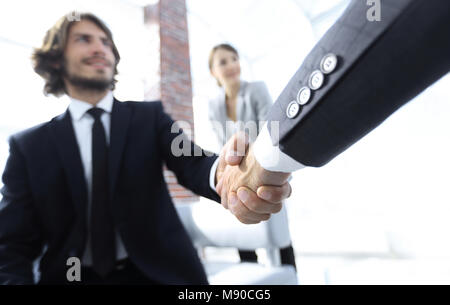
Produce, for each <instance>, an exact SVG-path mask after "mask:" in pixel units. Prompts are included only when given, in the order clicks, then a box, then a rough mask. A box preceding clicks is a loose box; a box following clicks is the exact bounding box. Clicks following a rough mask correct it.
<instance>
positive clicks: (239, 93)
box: [209, 44, 295, 267]
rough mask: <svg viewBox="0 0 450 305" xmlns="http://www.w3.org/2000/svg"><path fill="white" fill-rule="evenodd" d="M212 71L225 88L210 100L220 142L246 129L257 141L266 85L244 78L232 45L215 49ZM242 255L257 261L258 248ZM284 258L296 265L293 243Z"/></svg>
mask: <svg viewBox="0 0 450 305" xmlns="http://www.w3.org/2000/svg"><path fill="white" fill-rule="evenodd" d="M209 70H210V72H211V75H212V76H213V77H214V78H215V79H216V81H217V84H218V85H219V87H220V88H221V90H220V94H219V95H218V96H217V97H215V98H213V99H211V100H210V101H209V120H210V121H211V123H212V125H213V129H214V131H215V133H216V135H217V138H218V140H219V143H220V145H221V146H223V145H224V144H225V143H226V142H227V141H228V139H229V138H230V137H231V136H232V135H233V134H235V133H236V132H237V131H239V130H244V129H245V130H246V131H247V132H248V134H249V140H250V142H254V141H255V140H256V137H257V136H258V133H259V130H260V128H262V127H263V126H264V122H265V120H266V116H267V113H268V111H269V109H270V107H271V106H272V103H273V102H272V98H271V97H270V94H269V91H268V90H267V86H266V84H265V83H264V82H247V81H244V80H241V65H240V62H239V54H238V52H237V50H236V49H235V48H234V47H232V46H231V45H229V44H219V45H217V46H215V47H214V48H213V49H212V50H211V52H210V54H209ZM244 126H245V128H244ZM239 256H240V258H241V261H252V262H256V261H257V257H256V253H255V252H254V251H242V250H239ZM281 261H282V263H284V264H291V265H293V266H294V267H295V258H294V250H293V248H292V246H288V247H287V248H284V249H282V250H281Z"/></svg>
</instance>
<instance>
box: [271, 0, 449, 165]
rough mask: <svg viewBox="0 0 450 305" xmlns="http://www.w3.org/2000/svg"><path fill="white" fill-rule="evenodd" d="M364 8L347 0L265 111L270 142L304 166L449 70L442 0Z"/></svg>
mask: <svg viewBox="0 0 450 305" xmlns="http://www.w3.org/2000/svg"><path fill="white" fill-rule="evenodd" d="M369 8H370V6H368V5H367V4H366V1H361V0H353V1H352V2H351V3H350V4H349V6H348V8H347V9H346V11H345V12H344V13H343V15H342V16H341V17H340V18H339V19H338V21H337V22H336V23H335V24H334V25H333V26H332V27H331V28H330V29H329V30H328V32H327V33H326V34H325V35H324V37H323V38H322V39H321V40H320V41H319V42H318V43H317V44H316V46H315V47H314V48H313V50H312V51H311V52H310V53H309V55H308V56H307V57H306V59H305V60H304V62H303V64H302V65H301V67H300V68H299V70H298V71H297V72H296V74H295V75H294V77H293V78H292V79H291V80H290V81H289V83H288V85H287V86H286V88H285V89H284V90H283V92H282V93H281V95H280V96H279V98H278V99H277V101H276V102H275V104H274V106H273V107H272V109H271V110H270V112H269V115H268V116H269V118H268V121H279V122H280V134H279V137H278V135H276V134H273V133H271V136H272V142H273V144H274V145H277V144H279V147H280V149H281V150H282V151H283V152H284V153H286V154H288V155H289V156H291V157H292V158H294V159H296V160H297V161H299V162H300V163H302V164H304V165H307V166H322V165H324V164H326V163H327V162H329V161H330V160H331V159H333V158H334V157H335V156H337V155H338V154H339V153H341V152H342V151H344V150H345V149H347V148H348V147H349V146H350V145H352V144H353V143H355V142H356V141H358V140H359V139H360V138H362V137H363V136H364V135H366V134H367V133H368V132H370V131H371V130H372V129H373V128H375V127H377V126H378V125H379V124H381V123H382V122H383V121H384V120H385V119H386V118H387V117H389V116H390V115H391V114H392V113H393V112H394V111H396V110H397V109H398V108H400V107H401V106H402V105H404V104H405V103H407V102H408V101H409V100H411V99H412V98H413V97H415V96H416V95H418V94H419V93H421V92H422V91H423V90H424V89H425V88H427V87H428V86H429V85H431V84H432V83H433V82H435V81H437V80H438V79H439V78H440V77H442V76H443V75H445V74H446V73H447V72H448V71H449V70H450V38H449V37H450V1H448V0H384V1H383V0H382V1H381V21H379V22H377V21H373V22H370V21H368V19H367V11H368V9H369ZM328 53H333V54H335V55H336V56H337V57H338V65H337V67H336V69H335V71H333V72H332V73H331V74H326V75H325V80H324V83H323V85H322V87H321V88H319V89H318V90H316V91H313V92H312V96H311V98H310V100H309V102H308V103H307V104H305V105H304V106H303V107H301V111H300V112H299V113H298V112H297V116H295V117H294V118H288V116H287V112H286V110H287V108H288V105H289V104H290V103H291V102H292V101H295V100H296V99H297V93H298V92H299V90H300V88H301V87H303V86H308V80H309V77H310V75H311V73H312V72H313V71H314V70H317V69H319V67H320V62H321V60H322V58H324V56H325V55H326V54H328ZM294 106H295V105H294ZM294 109H295V108H294ZM294 113H295V111H294ZM268 126H269V127H270V124H268ZM277 138H278V139H279V141H278V140H277Z"/></svg>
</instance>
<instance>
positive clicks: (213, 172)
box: [209, 158, 219, 193]
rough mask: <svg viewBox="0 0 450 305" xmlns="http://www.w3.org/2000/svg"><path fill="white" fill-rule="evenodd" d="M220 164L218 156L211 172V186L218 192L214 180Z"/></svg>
mask: <svg viewBox="0 0 450 305" xmlns="http://www.w3.org/2000/svg"><path fill="white" fill-rule="evenodd" d="M218 165H219V158H217V159H216V161H214V163H213V165H212V166H211V171H210V172H209V186H210V187H211V189H212V190H213V191H214V192H216V185H215V184H214V180H216V170H217V166H218ZM216 193H217V192H216Z"/></svg>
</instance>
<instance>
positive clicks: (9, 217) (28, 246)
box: [0, 137, 42, 285]
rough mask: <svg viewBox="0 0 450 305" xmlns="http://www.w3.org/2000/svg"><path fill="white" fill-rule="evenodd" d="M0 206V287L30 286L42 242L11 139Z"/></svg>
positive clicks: (24, 173)
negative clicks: (1, 285) (12, 285)
mask: <svg viewBox="0 0 450 305" xmlns="http://www.w3.org/2000/svg"><path fill="white" fill-rule="evenodd" d="M2 179H3V184H4V186H3V188H2V190H1V193H2V196H3V198H2V200H1V203H0V284H4V285H5V284H33V283H34V278H33V271H32V268H33V261H34V260H35V259H36V258H37V257H38V255H39V254H40V253H41V251H42V241H41V234H40V230H39V228H40V227H39V226H38V224H37V220H36V219H37V218H36V214H35V213H36V212H35V209H34V207H33V204H32V200H33V199H32V195H31V189H30V185H29V183H28V176H27V169H26V160H25V158H24V156H23V154H22V153H21V152H20V150H19V147H18V145H17V144H16V141H15V140H14V138H13V137H11V138H10V155H9V158H8V161H7V163H6V166H5V170H4V173H3V178H2Z"/></svg>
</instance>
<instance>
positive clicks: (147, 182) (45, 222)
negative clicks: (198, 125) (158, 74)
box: [0, 14, 290, 284]
mask: <svg viewBox="0 0 450 305" xmlns="http://www.w3.org/2000/svg"><path fill="white" fill-rule="evenodd" d="M78 16H79V17H80V20H79V21H75V20H69V19H68V18H62V19H61V20H60V21H59V22H58V23H57V24H56V25H55V26H54V27H53V28H52V29H50V30H49V31H48V32H47V35H46V37H45V39H44V43H43V46H42V47H41V48H40V49H37V50H35V52H34V54H33V60H34V68H35V71H36V72H37V73H38V74H40V75H41V76H42V77H43V78H44V80H45V81H46V84H45V92H46V93H47V94H54V95H61V94H67V95H68V96H69V97H70V99H71V103H70V105H69V108H68V110H67V111H66V112H65V113H64V114H62V115H60V116H58V117H55V118H54V119H52V120H51V121H50V122H46V123H43V124H40V125H38V126H35V127H33V128H30V129H28V130H25V131H23V132H21V133H18V134H16V135H13V136H11V138H10V156H9V158H8V161H7V163H6V167H5V170H4V173H3V183H4V187H3V188H2V195H3V198H2V201H1V205H0V283H2V284H32V283H33V281H34V279H33V270H32V269H33V268H32V267H33V263H34V262H35V260H36V259H37V258H38V257H39V256H42V257H41V260H40V275H41V276H40V281H39V283H41V284H66V283H68V278H67V271H68V269H69V268H70V267H71V266H70V265H69V266H68V263H69V264H70V262H71V261H72V260H69V259H70V258H78V259H79V260H80V261H81V264H82V268H81V274H80V275H81V278H80V280H81V283H86V284H154V283H156V284H206V283H207V278H206V275H205V272H204V270H203V268H202V265H201V262H200V260H199V258H198V256H197V253H196V251H195V249H194V247H193V246H192V243H191V241H190V239H189V237H188V235H187V233H186V231H185V230H184V228H183V226H182V224H181V222H180V220H179V218H178V216H177V213H176V210H175V208H174V206H173V204H172V201H171V198H170V195H169V192H168V189H167V186H166V184H165V182H164V178H163V170H162V167H163V163H165V164H166V165H167V167H168V168H169V169H170V170H172V171H173V172H174V173H175V174H176V177H177V179H178V182H179V183H180V184H182V185H184V186H185V187H187V188H188V189H190V190H192V191H193V192H195V193H197V194H199V195H201V196H205V197H207V198H210V199H212V200H216V201H218V200H219V196H218V195H217V193H216V192H215V190H214V187H215V180H217V178H220V176H221V173H222V172H223V170H224V168H225V165H226V161H225V154H226V153H227V152H231V151H232V150H233V149H234V148H235V146H238V145H237V144H238V140H237V139H236V138H235V139H234V140H233V141H234V142H230V143H231V144H230V145H229V146H227V148H226V149H224V150H223V153H222V154H221V156H220V157H219V158H218V157H217V156H214V155H212V154H208V153H207V152H205V151H202V150H201V149H200V148H199V147H197V146H195V144H194V143H192V142H190V141H188V140H187V139H186V138H184V136H183V134H182V133H172V132H171V127H172V124H173V121H172V120H171V119H170V117H169V116H168V115H167V114H165V113H164V111H163V108H162V105H161V103H160V102H151V103H150V102H119V101H117V100H116V99H114V97H113V95H112V90H113V89H114V84H115V80H114V76H115V75H116V74H117V69H116V67H117V63H118V62H119V59H120V56H119V53H118V51H117V49H116V47H115V45H114V42H113V39H112V35H111V33H110V31H109V29H108V28H107V27H106V26H105V25H104V24H103V22H102V21H101V20H99V19H98V18H97V17H96V16H94V15H91V14H82V15H78ZM179 137H182V138H183V139H184V141H182V142H181V143H182V144H181V145H180V147H173V143H175V142H176V143H179V141H174V140H175V139H179ZM176 149H179V152H180V151H182V152H187V153H185V154H181V156H179V155H180V154H179V153H178V152H177V153H174V150H176ZM198 152H200V153H198ZM177 156H178V157H177ZM228 161H229V162H230V164H233V162H235V163H234V164H236V163H239V161H240V159H239V158H236V157H234V158H231V159H229V160H228ZM266 189H268V190H269V191H271V193H272V195H274V198H273V199H272V200H271V201H263V200H261V199H256V198H255V197H254V198H255V203H259V204H262V205H267V207H269V208H270V207H272V210H271V211H270V210H268V213H266V219H267V218H268V217H269V214H270V213H271V212H276V210H277V209H279V206H280V204H279V202H280V201H281V200H282V199H283V198H285V197H286V196H287V195H288V193H289V191H290V190H289V186H288V185H284V186H283V187H282V188H278V187H266Z"/></svg>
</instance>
